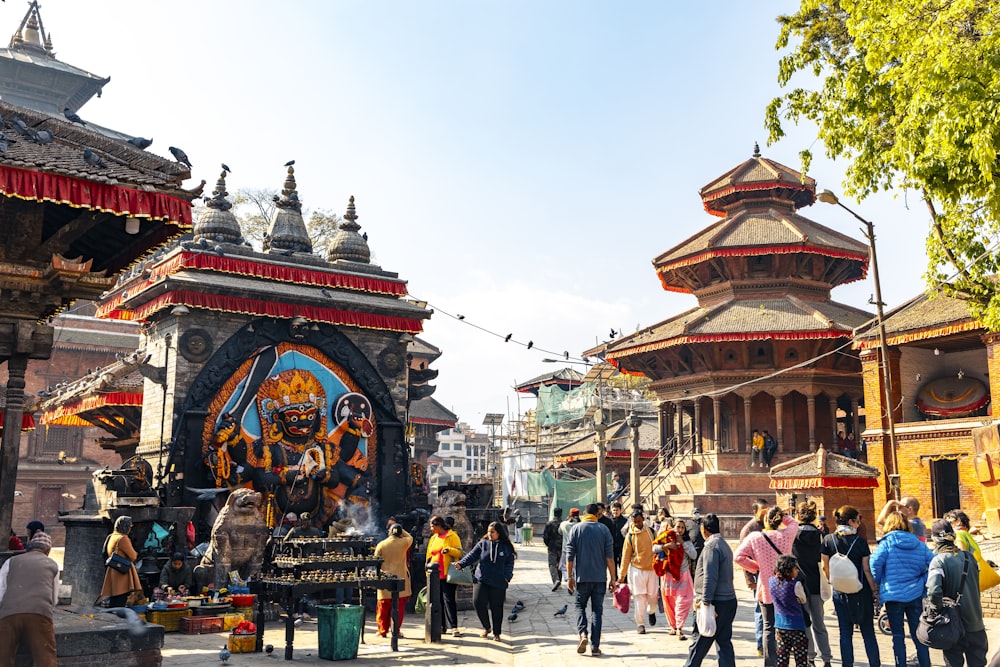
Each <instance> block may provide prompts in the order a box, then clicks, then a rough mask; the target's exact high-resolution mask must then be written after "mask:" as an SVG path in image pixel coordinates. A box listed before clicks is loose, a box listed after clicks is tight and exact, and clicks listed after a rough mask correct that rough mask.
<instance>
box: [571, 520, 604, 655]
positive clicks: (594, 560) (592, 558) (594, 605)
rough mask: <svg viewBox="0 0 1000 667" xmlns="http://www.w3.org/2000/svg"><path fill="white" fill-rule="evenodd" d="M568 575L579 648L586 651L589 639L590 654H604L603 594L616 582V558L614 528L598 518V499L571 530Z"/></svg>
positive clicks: (579, 650)
mask: <svg viewBox="0 0 1000 667" xmlns="http://www.w3.org/2000/svg"><path fill="white" fill-rule="evenodd" d="M605 573H607V574H608V575H610V578H608V577H607V576H605ZM566 576H567V578H568V579H569V582H568V584H567V587H568V588H569V592H570V593H575V594H576V630H577V632H578V633H579V635H580V641H579V642H578V643H577V646H576V652H577V653H585V652H586V651H587V643H588V640H589V642H590V653H591V655H601V626H602V615H603V613H604V594H605V591H607V590H610V589H612V588H614V585H615V559H614V551H613V547H612V540H611V531H609V530H608V529H607V527H606V526H604V525H602V524H600V523H598V521H597V503H591V504H589V505H587V514H586V515H585V516H584V517H583V519H582V520H581V521H580V523H578V524H576V525H575V526H573V528H572V530H570V531H569V540H568V543H567V547H566ZM588 603H589V604H590V611H591V619H590V622H589V623H588V621H587V604H588Z"/></svg>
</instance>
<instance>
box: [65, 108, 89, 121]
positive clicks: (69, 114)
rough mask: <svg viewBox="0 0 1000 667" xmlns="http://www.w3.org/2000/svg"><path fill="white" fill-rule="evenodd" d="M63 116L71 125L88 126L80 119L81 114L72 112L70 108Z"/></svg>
mask: <svg viewBox="0 0 1000 667" xmlns="http://www.w3.org/2000/svg"><path fill="white" fill-rule="evenodd" d="M63 115H64V116H66V120H68V121H69V122H71V123H79V124H80V125H86V123H84V122H83V119H82V118H80V116H79V114H77V113H76V112H74V111H73V110H71V109H70V108H69V107H66V108H64V109H63Z"/></svg>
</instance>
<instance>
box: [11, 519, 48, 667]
mask: <svg viewBox="0 0 1000 667" xmlns="http://www.w3.org/2000/svg"><path fill="white" fill-rule="evenodd" d="M51 550H52V538H51V537H49V535H48V533H46V532H44V531H38V532H36V533H35V534H34V535H32V537H31V540H29V542H28V544H27V545H26V546H25V552H24V553H23V554H18V555H17V556H14V557H13V558H10V559H9V560H7V561H6V562H5V563H4V564H3V566H2V567H0V665H3V666H4V667H7V666H8V665H13V664H14V655H15V654H16V653H17V647H18V645H19V644H21V642H24V643H25V644H27V645H28V648H29V649H30V650H31V659H32V660H33V661H34V664H35V667H56V665H57V661H56V633H55V629H54V628H53V626H52V608H53V607H54V606H55V605H56V603H57V602H58V601H59V566H58V565H57V564H56V562H55V561H54V560H52V559H51V558H49V551H51Z"/></svg>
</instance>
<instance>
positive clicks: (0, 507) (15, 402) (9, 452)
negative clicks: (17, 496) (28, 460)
mask: <svg viewBox="0 0 1000 667" xmlns="http://www.w3.org/2000/svg"><path fill="white" fill-rule="evenodd" d="M27 370H28V355H26V354H17V353H15V354H13V355H11V356H10V358H8V359H7V407H6V408H4V411H3V423H4V428H3V437H2V438H0V526H7V527H9V526H11V525H12V521H13V519H14V490H15V486H16V484H17V459H18V454H19V450H20V448H21V417H22V416H23V415H24V374H25V372H26V371H27ZM7 529H8V528H5V530H7Z"/></svg>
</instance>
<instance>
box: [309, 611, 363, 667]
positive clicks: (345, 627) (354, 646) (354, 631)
mask: <svg viewBox="0 0 1000 667" xmlns="http://www.w3.org/2000/svg"><path fill="white" fill-rule="evenodd" d="M316 611H317V614H318V616H317V625H318V629H319V657H320V658H322V659H323V660H354V659H355V658H357V657H358V642H360V641H361V622H362V620H363V619H364V611H365V610H364V608H363V607H361V606H360V605H353V604H337V605H331V606H325V605H324V606H319V607H316Z"/></svg>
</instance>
